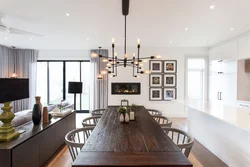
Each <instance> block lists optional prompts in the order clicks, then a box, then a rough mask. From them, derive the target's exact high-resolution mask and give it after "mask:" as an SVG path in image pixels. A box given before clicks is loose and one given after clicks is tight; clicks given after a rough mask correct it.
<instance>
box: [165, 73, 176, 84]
mask: <svg viewBox="0 0 250 167" xmlns="http://www.w3.org/2000/svg"><path fill="white" fill-rule="evenodd" d="M163 86H164V87H176V74H164V77H163Z"/></svg>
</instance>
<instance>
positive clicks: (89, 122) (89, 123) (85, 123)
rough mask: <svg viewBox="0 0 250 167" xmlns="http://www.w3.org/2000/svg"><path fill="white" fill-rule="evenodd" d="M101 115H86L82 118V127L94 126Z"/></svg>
mask: <svg viewBox="0 0 250 167" xmlns="http://www.w3.org/2000/svg"><path fill="white" fill-rule="evenodd" d="M100 118H101V116H93V117H88V118H85V119H83V120H82V126H83V127H92V126H93V127H95V126H96V125H97V123H98V122H99V120H100Z"/></svg>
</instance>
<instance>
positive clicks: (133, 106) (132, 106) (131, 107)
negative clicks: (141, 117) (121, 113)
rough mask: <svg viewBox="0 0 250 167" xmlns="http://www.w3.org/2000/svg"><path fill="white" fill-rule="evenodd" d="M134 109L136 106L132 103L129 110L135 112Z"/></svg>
mask: <svg viewBox="0 0 250 167" xmlns="http://www.w3.org/2000/svg"><path fill="white" fill-rule="evenodd" d="M136 108H137V105H136V104H134V103H133V104H132V105H131V106H130V109H131V110H133V111H135V110H136Z"/></svg>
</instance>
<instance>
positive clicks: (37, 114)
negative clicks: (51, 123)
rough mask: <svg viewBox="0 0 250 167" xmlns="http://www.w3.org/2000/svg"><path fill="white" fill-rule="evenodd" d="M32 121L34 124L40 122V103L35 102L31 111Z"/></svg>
mask: <svg viewBox="0 0 250 167" xmlns="http://www.w3.org/2000/svg"><path fill="white" fill-rule="evenodd" d="M32 121H33V123H34V125H39V124H40V122H41V110H40V105H39V104H35V105H34V107H33V111H32Z"/></svg>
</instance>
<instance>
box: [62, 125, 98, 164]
mask: <svg viewBox="0 0 250 167" xmlns="http://www.w3.org/2000/svg"><path fill="white" fill-rule="evenodd" d="M93 129H94V127H85V128H79V129H75V130H72V131H70V132H69V133H67V134H66V136H65V143H66V145H67V146H68V149H69V152H70V155H71V158H72V160H73V162H74V161H75V159H76V157H77V155H78V153H79V152H80V150H81V149H82V147H83V146H84V144H85V142H86V140H87V139H88V138H89V136H90V134H91V132H92V131H93Z"/></svg>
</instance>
